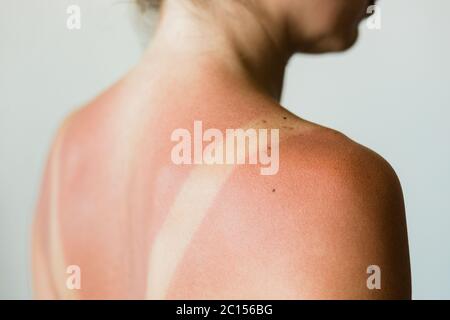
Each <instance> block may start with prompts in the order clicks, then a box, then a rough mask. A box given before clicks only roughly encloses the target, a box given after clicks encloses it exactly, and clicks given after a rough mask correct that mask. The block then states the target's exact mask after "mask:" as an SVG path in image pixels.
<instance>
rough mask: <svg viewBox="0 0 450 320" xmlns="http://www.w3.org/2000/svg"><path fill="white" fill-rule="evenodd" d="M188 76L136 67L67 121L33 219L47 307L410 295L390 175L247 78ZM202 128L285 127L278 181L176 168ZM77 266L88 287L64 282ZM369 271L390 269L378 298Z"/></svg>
mask: <svg viewBox="0 0 450 320" xmlns="http://www.w3.org/2000/svg"><path fill="white" fill-rule="evenodd" d="M157 71H158V70H156V71H155V73H154V74H158V72H157ZM179 73H180V74H182V71H180V72H179ZM188 77H190V79H189V80H190V81H186V78H185V77H183V76H180V77H179V78H174V79H170V78H165V80H161V79H159V78H156V76H150V77H149V76H148V75H147V73H146V72H142V70H141V69H140V68H136V69H135V70H134V71H132V72H131V73H130V74H129V75H128V76H127V77H125V78H124V79H123V80H121V81H120V82H119V83H117V84H116V85H115V86H114V87H112V88H111V89H110V90H108V91H107V92H105V93H104V94H103V95H101V96H100V97H99V98H97V99H96V100H95V101H93V102H92V103H90V104H89V105H88V106H86V107H85V108H83V109H81V110H79V111H77V112H76V113H74V114H73V115H72V116H71V117H69V118H68V119H67V120H66V122H65V123H64V124H63V125H62V126H61V128H60V130H59V132H58V135H57V137H56V139H55V142H54V145H53V148H52V152H51V155H50V157H49V161H48V165H47V169H46V173H45V177H44V182H43V186H42V191H41V197H40V201H39V205H38V210H37V211H38V212H37V216H36V220H35V224H34V242H33V244H34V250H33V261H34V267H33V272H34V280H35V292H36V297H37V298H43V299H48V298H50V299H228V298H233V299H241V298H247V299H313V298H320V299H327V298H337V299H340V298H355V299H365V298H408V297H409V295H410V287H409V260H408V248H407V240H406V225H405V220H404V207H403V200H402V196H401V189H400V186H399V183H398V180H397V178H396V176H395V173H394V172H393V170H392V169H391V168H390V166H389V165H388V164H387V163H386V162H385V161H384V160H383V159H381V158H380V157H379V156H378V155H376V154H375V153H373V152H372V151H369V150H367V149H366V148H364V147H362V146H360V145H358V144H356V143H354V142H352V141H351V140H349V139H348V138H346V137H345V136H343V135H342V134H339V133H337V132H335V131H333V130H330V129H326V128H323V127H321V126H318V125H315V124H313V123H310V122H307V121H304V120H301V119H300V118H298V117H296V116H294V115H293V114H291V113H289V112H287V111H286V110H285V109H283V108H282V107H280V106H279V105H278V104H276V103H275V102H274V101H272V100H271V99H269V98H267V97H265V96H262V95H259V94H257V93H256V91H254V90H252V89H251V88H250V87H248V86H246V84H245V83H236V82H233V81H231V79H227V78H226V77H225V76H223V77H222V76H220V77H216V76H213V75H211V74H208V73H207V72H201V73H199V74H189V76H188ZM157 79H158V80H157ZM180 79H183V81H180ZM186 82H188V83H189V84H190V85H189V86H186V85H185V83H186ZM144 84H145V85H144ZM195 120H202V121H203V123H204V126H205V127H208V128H218V129H220V130H222V131H223V132H225V129H227V128H244V129H245V128H255V129H257V128H269V129H270V128H277V129H279V130H280V142H279V146H280V151H279V152H280V154H279V158H280V167H279V171H278V173H277V174H275V175H273V176H264V175H261V174H260V168H259V166H258V165H249V164H246V165H212V166H208V165H175V164H174V163H173V162H172V161H171V158H170V155H171V149H172V147H173V146H174V143H173V142H172V141H171V140H170V136H171V133H172V132H173V130H175V129H177V128H187V129H189V130H190V129H191V128H192V125H193V122H194V121H195ZM69 265H77V266H79V267H80V269H81V289H79V290H70V289H68V288H67V287H66V280H67V278H68V276H69V275H68V274H66V268H67V267H68V266H69ZM370 265H378V266H380V268H381V270H382V289H381V290H369V289H368V288H367V285H366V280H367V277H368V276H369V275H368V274H367V273H366V270H367V267H368V266H370Z"/></svg>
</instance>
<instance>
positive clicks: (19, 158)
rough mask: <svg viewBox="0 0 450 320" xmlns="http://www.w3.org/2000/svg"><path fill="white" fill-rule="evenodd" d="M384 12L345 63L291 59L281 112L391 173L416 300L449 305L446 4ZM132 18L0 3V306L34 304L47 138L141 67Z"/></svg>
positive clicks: (105, 9)
mask: <svg viewBox="0 0 450 320" xmlns="http://www.w3.org/2000/svg"><path fill="white" fill-rule="evenodd" d="M274 1H275V0H274ZM71 4H77V5H79V6H80V8H81V10H82V28H81V30H76V31H70V30H68V29H67V27H66V20H67V17H68V15H67V13H66V9H67V7H68V6H69V5H71ZM380 7H381V9H382V11H381V14H382V16H381V18H382V19H381V22H382V24H381V29H380V30H369V29H368V28H367V27H366V26H365V25H362V26H361V38H360V41H359V42H358V43H357V45H356V46H355V47H354V48H353V49H352V50H350V51H349V52H346V53H345V54H333V55H325V56H305V55H298V56H296V57H295V58H294V59H293V60H292V61H291V63H290V64H289V67H288V72H287V77H286V89H285V92H284V95H283V104H284V105H285V106H287V107H288V109H290V110H291V111H293V112H294V113H297V114H299V115H301V116H302V117H304V118H306V119H308V120H311V121H314V122H318V123H320V124H323V125H326V126H329V127H332V128H335V129H338V130H340V131H342V132H344V133H345V134H347V135H348V136H350V137H351V138H353V139H354V140H356V141H358V142H360V143H362V144H364V145H366V146H368V147H370V148H372V149H373V150H376V151H377V152H378V153H380V154H381V155H382V156H383V157H385V158H386V159H387V160H388V161H389V162H390V163H391V164H392V166H393V167H394V168H395V170H396V171H397V173H398V175H399V177H400V180H401V182H402V185H403V190H404V195H405V202H406V208H407V220H408V228H409V241H410V251H411V263H412V274H413V297H414V298H416V299H431V298H445V299H450V216H449V215H450V202H449V198H450V194H449V191H450V143H449V138H450V125H449V124H448V121H449V118H450V62H449V57H450V41H449V40H450V36H449V34H448V33H449V31H450V19H449V18H448V12H450V2H449V1H448V0H433V1H428V0H389V1H388V0H384V1H381V3H380ZM133 12H134V10H133V4H132V1H131V0H95V1H92V0H70V1H67V0H39V1H37V0H33V1H30V0H0V298H7V299H10V298H19V299H22V298H31V286H30V284H31V281H30V280H31V279H30V254H29V252H30V233H29V231H30V223H31V220H32V214H33V209H34V207H35V203H36V198H37V191H38V187H39V184H40V180H41V176H42V169H43V166H44V163H45V160H46V156H47V151H48V148H49V146H50V143H51V139H52V137H53V134H54V132H55V130H56V128H57V127H58V124H59V123H60V122H61V120H62V119H63V118H64V117H65V116H66V115H67V114H68V113H69V112H70V111H71V110H73V108H75V107H78V106H79V105H81V104H83V103H85V102H87V101H88V100H90V99H91V98H92V97H94V96H95V95H97V94H98V93H100V92H101V91H102V90H103V89H105V88H107V87H108V86H109V85H111V84H112V83H113V82H115V81H116V80H117V79H119V78H120V77H121V75H123V74H124V73H125V72H126V71H127V70H128V69H129V68H130V67H131V66H132V65H133V64H135V63H136V62H137V60H138V58H139V56H140V54H141V52H142V44H141V41H140V40H141V39H142V37H141V36H142V32H141V31H142V30H139V28H138V27H137V25H139V23H137V22H136V19H137V17H136V16H135V15H134V14H133ZM334 267H336V266H330V268H334Z"/></svg>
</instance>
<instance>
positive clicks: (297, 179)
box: [280, 127, 410, 299]
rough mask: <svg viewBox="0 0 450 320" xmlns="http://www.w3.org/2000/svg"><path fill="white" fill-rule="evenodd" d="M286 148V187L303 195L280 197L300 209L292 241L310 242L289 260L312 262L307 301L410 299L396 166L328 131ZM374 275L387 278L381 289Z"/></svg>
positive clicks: (314, 132) (290, 141) (318, 129)
mask: <svg viewBox="0 0 450 320" xmlns="http://www.w3.org/2000/svg"><path fill="white" fill-rule="evenodd" d="M285 144H286V145H285V146H284V147H283V146H282V149H283V150H284V152H283V151H282V152H281V153H280V163H282V165H283V166H285V168H284V169H282V170H284V172H281V171H280V178H281V179H282V180H281V181H280V184H281V185H285V186H286V187H287V188H288V189H290V190H295V191H293V192H290V193H287V194H284V195H283V194H280V196H281V197H283V196H285V197H286V199H285V201H286V203H291V207H292V208H295V206H296V204H297V208H299V210H292V211H290V214H292V215H295V216H294V217H290V218H289V219H291V218H292V219H293V221H295V222H296V223H297V224H298V225H297V226H298V234H297V235H293V234H287V236H289V237H292V236H298V237H300V238H301V241H302V245H300V246H297V247H288V249H287V250H286V251H287V252H286V254H288V255H293V256H294V257H295V256H297V257H299V256H303V257H304V256H307V257H308V261H309V262H307V263H306V266H307V267H308V268H311V269H310V271H311V272H312V275H311V277H310V278H308V279H310V280H309V281H313V283H311V290H312V291H307V292H306V296H311V297H314V298H316V297H317V298H356V299H358V298H409V297H410V270H409V254H408V240H407V232H406V221H405V209H404V202H403V195H402V190H401V186H400V182H399V179H398V177H397V175H396V173H395V171H394V170H393V168H392V167H391V166H390V164H389V163H388V162H387V161H386V160H385V159H383V158H382V157H381V156H380V155H378V154H377V153H375V152H374V151H372V150H370V149H368V148H366V147H364V146H362V145H360V144H358V143H356V142H354V141H352V140H351V139H349V138H348V137H346V136H345V135H343V134H342V133H339V132H337V131H334V130H331V129H327V128H323V127H316V128H313V129H312V130H310V131H308V133H306V134H300V135H297V136H293V137H292V138H290V139H288V140H287V141H286V142H285ZM283 162H284V163H283ZM282 201H283V200H282ZM288 212H289V211H288ZM288 214H289V213H288ZM311 249H312V250H311ZM309 250H311V251H312V252H307V251H309ZM372 272H380V274H379V276H380V277H379V283H375V282H374V281H375V280H376V278H370V276H371V275H372ZM373 276H374V277H376V276H377V275H373Z"/></svg>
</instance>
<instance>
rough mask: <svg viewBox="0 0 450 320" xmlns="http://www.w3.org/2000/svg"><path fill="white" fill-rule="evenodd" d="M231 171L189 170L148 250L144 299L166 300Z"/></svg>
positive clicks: (215, 168) (224, 168) (228, 168)
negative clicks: (181, 264)
mask: <svg viewBox="0 0 450 320" xmlns="http://www.w3.org/2000/svg"><path fill="white" fill-rule="evenodd" d="M258 123H259V121H255V122H252V123H249V124H248V125H247V126H246V127H245V128H243V129H244V130H246V129H248V128H254V129H257V128H258V127H260V126H258V125H257V124H258ZM251 152H257V150H249V154H250V153H251ZM234 168H235V166H233V165H210V166H208V165H200V166H198V167H196V168H194V169H193V170H192V172H191V174H190V175H189V177H188V179H187V180H186V181H185V183H184V185H183V187H182V188H181V190H180V192H179V194H178V196H177V198H176V199H175V202H174V204H173V206H172V208H171V210H170V212H169V214H168V216H167V218H166V220H165V221H164V224H163V226H162V227H161V229H160V231H159V233H158V235H157V236H156V239H155V242H154V244H153V246H152V248H151V252H150V257H149V270H148V273H147V274H148V279H147V294H146V297H147V299H164V298H165V297H166V294H167V291H168V289H169V286H170V282H171V280H172V278H173V275H174V273H175V271H176V268H177V266H178V264H179V263H180V261H181V259H182V258H183V255H184V253H185V251H186V249H187V247H188V246H189V243H190V242H191V240H192V238H193V236H194V234H195V232H196V231H197V229H198V228H199V226H200V224H201V223H202V221H203V219H204V218H205V216H206V214H207V212H208V209H209V208H210V207H211V205H212V204H213V201H214V199H215V198H216V196H217V194H218V193H219V191H220V190H221V188H222V186H223V184H224V183H225V182H226V181H227V179H228V178H229V176H230V175H231V173H232V172H233V170H234Z"/></svg>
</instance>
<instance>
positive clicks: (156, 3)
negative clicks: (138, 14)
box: [136, 0, 163, 11]
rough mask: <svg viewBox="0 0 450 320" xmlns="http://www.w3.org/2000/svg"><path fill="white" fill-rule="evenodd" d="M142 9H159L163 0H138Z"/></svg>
mask: <svg viewBox="0 0 450 320" xmlns="http://www.w3.org/2000/svg"><path fill="white" fill-rule="evenodd" d="M136 1H137V4H138V5H139V7H140V9H141V10H142V11H147V10H150V9H158V8H159V7H160V6H161V2H162V1H163V0H136Z"/></svg>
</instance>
